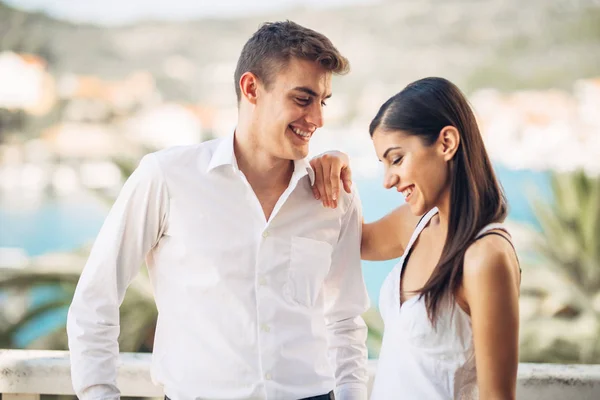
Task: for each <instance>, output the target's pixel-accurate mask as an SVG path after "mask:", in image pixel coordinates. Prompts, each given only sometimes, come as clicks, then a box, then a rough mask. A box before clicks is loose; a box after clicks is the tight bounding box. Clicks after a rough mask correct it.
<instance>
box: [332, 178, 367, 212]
mask: <svg viewBox="0 0 600 400" xmlns="http://www.w3.org/2000/svg"><path fill="white" fill-rule="evenodd" d="M338 208H339V209H340V211H341V212H342V213H344V214H347V213H349V212H352V211H353V210H358V211H359V212H362V204H361V202H360V197H359V195H358V188H357V187H356V185H355V184H353V185H352V187H351V191H350V193H347V192H346V191H345V190H344V188H341V189H340V196H339V199H338Z"/></svg>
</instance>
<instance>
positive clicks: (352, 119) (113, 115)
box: [0, 0, 600, 363]
mask: <svg viewBox="0 0 600 400" xmlns="http://www.w3.org/2000/svg"><path fill="white" fill-rule="evenodd" d="M283 19H291V20H294V21H295V22H298V23H300V24H302V25H305V26H307V27H310V28H313V29H315V30H317V31H320V32H322V33H324V34H326V35H327V36H328V37H329V38H330V39H331V40H332V41H333V43H334V44H335V45H336V46H337V47H338V48H339V49H340V50H341V52H342V53H343V54H344V55H346V56H347V57H348V58H349V59H350V62H351V65H352V72H351V73H350V74H349V75H347V76H345V77H340V78H335V79H334V82H333V85H334V87H333V89H334V96H333V98H332V99H331V100H330V101H329V102H328V106H327V109H326V124H325V127H324V128H323V129H321V130H320V131H319V132H318V134H317V135H315V137H314V138H313V142H312V144H311V152H312V153H313V154H318V153H321V152H322V151H325V150H329V149H339V150H343V151H345V152H347V153H349V154H350V157H351V160H352V166H353V172H354V174H353V175H354V178H355V182H356V184H357V185H358V188H359V190H360V193H361V198H362V202H363V207H364V214H365V219H366V220H367V221H372V220H375V219H377V218H379V217H381V216H383V215H384V214H386V213H388V212H389V211H391V210H392V209H393V208H394V207H396V206H398V205H400V204H401V203H402V201H403V200H402V197H401V196H400V195H399V194H398V193H395V192H388V191H385V190H384V189H383V187H382V178H383V175H382V169H381V166H380V163H379V162H378V161H377V157H376V156H375V153H374V151H373V148H372V145H371V143H370V138H369V135H368V124H369V122H370V120H371V118H372V117H373V116H374V115H375V113H376V111H377V109H378V108H379V106H380V105H381V104H382V103H383V102H384V101H385V100H387V98H389V97H390V96H392V95H393V94H395V93H396V92H398V91H400V90H401V89H402V88H403V87H404V86H405V85H406V84H408V83H410V82H411V81H413V80H416V79H419V78H423V77H426V76H442V77H445V78H448V79H450V80H452V81H453V82H455V83H456V84H457V85H458V86H459V87H460V88H461V89H462V90H463V91H464V92H465V93H466V94H467V96H468V98H469V100H470V101H471V103H472V105H473V108H474V110H475V111H476V114H477V116H478V119H479V123H480V127H481V129H482V133H483V135H484V139H485V142H486V146H487V149H488V151H489V154H490V156H491V157H492V159H493V162H494V166H495V168H496V171H497V174H498V176H499V179H500V180H501V183H502V185H503V186H504V189H505V191H506V194H507V196H508V199H509V203H510V216H509V221H508V223H509V226H510V229H511V231H512V234H513V237H514V240H515V244H516V246H517V250H518V253H519V257H520V260H521V264H522V267H523V276H522V279H523V280H522V292H521V300H520V301H521V319H522V325H521V338H520V340H521V353H520V356H521V361H529V362H552V363H600V177H599V176H600V0H529V1H526V2H524V1H521V0H485V1H483V0H482V1H467V0H444V1H442V0H423V1H417V0H411V1H392V0H381V1H376V0H371V1H369V0H363V1H360V0H354V1H349V0H347V1H343V0H318V1H317V0H311V1H309V0H304V1H297V0H286V1H278V2H271V1H268V0H262V1H253V2H246V1H243V0H236V1H233V0H230V1H225V0H223V1H219V2H212V1H192V0H189V1H186V0H168V1H167V0H165V1H160V0H128V1H126V2H125V1H119V0H103V1H99V0H87V1H69V0H11V1H7V0H5V1H3V2H2V1H1V0H0V348H36V349H40V348H41V349H66V333H65V318H66V310H67V307H68V305H69V304H70V301H71V297H72V294H73V291H74V288H75V285H76V283H77V279H78V277H79V274H80V271H81V269H82V267H83V265H84V264H85V261H86V258H87V254H88V251H89V249H90V245H91V243H92V242H93V240H94V238H95V236H96V234H97V233H98V230H99V229H100V227H101V224H102V222H103V219H104V217H105V215H106V213H107V211H108V209H109V207H110V206H111V204H112V202H113V201H114V198H115V196H116V195H117V194H118V192H119V190H120V188H121V187H122V185H123V182H124V180H125V179H126V178H127V176H128V175H129V174H130V173H131V171H132V170H133V169H134V168H135V166H136V165H137V163H138V161H139V159H140V158H141V157H142V155H144V154H146V153H148V152H150V151H155V150H157V149H162V148H165V147H168V146H173V145H181V144H192V143H197V142H200V141H203V140H209V139H212V138H216V137H220V136H223V135H227V134H229V133H230V132H231V131H232V130H233V129H234V127H235V122H236V115H237V110H236V100H235V92H234V83H233V73H234V69H235V64H236V61H237V57H238V55H239V52H240V50H241V48H242V46H243V44H244V43H245V41H246V40H247V39H248V38H249V36H250V35H251V34H252V33H253V32H254V31H255V30H256V29H257V28H258V26H259V25H260V23H261V22H264V21H274V20H283ZM394 263H395V262H394V261H390V262H384V263H372V262H365V263H364V265H363V270H364V276H365V280H366V282H367V286H368V289H369V294H370V296H371V302H372V307H373V308H372V310H370V311H369V312H368V313H367V314H366V315H365V320H366V321H367V323H368V324H369V328H370V330H369V353H370V357H371V358H377V356H378V352H379V346H380V342H381V333H382V323H381V319H380V317H379V314H378V311H377V303H378V297H379V288H380V285H381V283H382V281H383V279H384V278H385V276H386V275H387V273H388V272H389V271H390V269H391V268H392V267H393V265H394ZM151 293H152V291H151V288H150V285H149V281H148V277H147V274H146V272H145V271H144V269H143V268H142V270H141V273H140V274H139V276H138V278H137V279H136V281H135V282H134V284H133V285H132V286H131V287H130V289H129V291H128V294H127V297H126V299H125V301H124V304H123V306H122V308H121V318H122V324H121V332H122V334H121V338H120V344H121V351H143V352H147V351H151V349H152V340H153V333H154V324H155V320H156V308H155V306H154V303H153V299H152V294H151Z"/></svg>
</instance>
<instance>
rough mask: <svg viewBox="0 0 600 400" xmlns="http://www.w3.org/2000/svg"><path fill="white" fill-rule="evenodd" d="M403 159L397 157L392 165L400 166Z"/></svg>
mask: <svg viewBox="0 0 600 400" xmlns="http://www.w3.org/2000/svg"><path fill="white" fill-rule="evenodd" d="M402 158H403V157H397V158H394V159H393V160H392V165H398V164H400V162H402Z"/></svg>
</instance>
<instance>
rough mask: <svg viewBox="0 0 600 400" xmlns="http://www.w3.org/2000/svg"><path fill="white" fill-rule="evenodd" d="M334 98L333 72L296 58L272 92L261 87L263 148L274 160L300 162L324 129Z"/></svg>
mask: <svg viewBox="0 0 600 400" xmlns="http://www.w3.org/2000/svg"><path fill="white" fill-rule="evenodd" d="M330 96H331V72H329V71H327V70H326V69H324V68H323V67H321V66H320V65H318V64H317V63H315V62H312V61H306V60H300V59H295V58H292V59H291V60H290V62H289V63H288V65H287V67H285V68H282V69H281V70H280V71H279V72H278V73H277V75H276V76H275V79H274V81H273V83H272V84H271V87H270V88H269V90H267V89H266V88H265V87H264V86H263V85H262V84H261V83H259V85H258V93H257V98H256V99H257V101H256V108H255V118H254V126H255V128H256V129H255V132H256V133H257V137H256V140H257V141H258V144H259V147H260V148H262V149H265V151H266V152H267V153H268V154H269V155H270V156H272V157H274V158H277V159H284V160H298V159H302V158H304V157H306V156H307V155H308V143H309V142H310V138H311V137H312V135H313V134H314V133H315V131H316V130H317V128H320V127H322V126H323V107H324V105H325V101H326V100H327V99H328V98H329V97H330Z"/></svg>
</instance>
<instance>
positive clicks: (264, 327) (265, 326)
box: [261, 324, 271, 332]
mask: <svg viewBox="0 0 600 400" xmlns="http://www.w3.org/2000/svg"><path fill="white" fill-rule="evenodd" d="M261 329H262V330H263V331H264V332H269V331H271V328H270V327H269V325H267V324H262V326H261Z"/></svg>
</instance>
